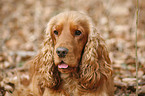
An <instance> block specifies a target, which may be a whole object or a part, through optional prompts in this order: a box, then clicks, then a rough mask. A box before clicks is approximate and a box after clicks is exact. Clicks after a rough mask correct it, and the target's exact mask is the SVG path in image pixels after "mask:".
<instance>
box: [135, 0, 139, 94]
mask: <svg viewBox="0 0 145 96" xmlns="http://www.w3.org/2000/svg"><path fill="white" fill-rule="evenodd" d="M136 2H137V10H136V31H135V35H136V40H135V54H136V96H138V56H137V28H138V15H139V13H138V11H139V0H136Z"/></svg>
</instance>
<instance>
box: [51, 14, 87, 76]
mask: <svg viewBox="0 0 145 96" xmlns="http://www.w3.org/2000/svg"><path fill="white" fill-rule="evenodd" d="M86 19H87V18H86V17H84V16H83V15H81V14H78V13H77V14H75V12H74V13H73V14H59V15H57V16H55V17H54V18H53V26H52V28H51V36H52V40H53V43H54V63H55V65H56V66H57V67H58V70H59V71H60V72H62V73H69V72H73V71H75V70H76V68H77V67H78V65H79V62H80V59H81V55H82V54H83V53H82V52H83V48H84V47H85V44H86V42H87V39H88V34H89V24H88V22H87V21H88V20H86Z"/></svg>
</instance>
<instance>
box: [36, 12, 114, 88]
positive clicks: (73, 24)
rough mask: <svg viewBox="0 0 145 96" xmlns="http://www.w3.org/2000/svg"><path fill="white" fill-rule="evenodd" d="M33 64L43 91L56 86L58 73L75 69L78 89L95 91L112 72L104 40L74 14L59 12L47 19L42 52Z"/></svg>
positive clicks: (82, 16)
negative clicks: (43, 86)
mask: <svg viewBox="0 0 145 96" xmlns="http://www.w3.org/2000/svg"><path fill="white" fill-rule="evenodd" d="M35 62H36V66H37V67H36V68H37V69H36V70H38V72H39V73H40V74H41V79H40V80H39V81H40V82H41V83H42V85H45V86H47V87H55V88H56V87H57V86H59V84H60V82H61V79H60V75H59V73H60V72H61V73H73V72H74V71H76V69H77V68H78V67H79V68H78V69H79V72H77V73H78V75H79V84H80V86H81V88H85V89H95V88H97V86H98V84H100V82H102V83H103V82H104V80H105V79H107V78H108V77H109V76H110V73H111V72H112V69H111V61H110V58H109V55H108V51H107V48H106V44H105V42H104V40H103V39H102V38H101V37H100V35H99V34H98V33H97V32H96V30H95V28H94V27H93V23H92V21H91V19H90V18H89V17H88V16H87V15H85V14H82V13H79V12H75V11H70V12H63V13H60V14H58V15H56V16H54V17H53V18H51V19H50V21H49V23H48V25H47V28H46V40H45V41H44V46H43V49H42V50H41V52H40V54H39V55H38V56H37V58H36V60H35ZM103 78H104V79H103ZM101 79H102V80H101Z"/></svg>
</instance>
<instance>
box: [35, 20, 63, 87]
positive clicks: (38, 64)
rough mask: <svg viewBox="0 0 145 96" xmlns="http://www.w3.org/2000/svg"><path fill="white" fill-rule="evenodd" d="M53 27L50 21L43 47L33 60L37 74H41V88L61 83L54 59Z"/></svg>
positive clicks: (39, 78)
mask: <svg viewBox="0 0 145 96" xmlns="http://www.w3.org/2000/svg"><path fill="white" fill-rule="evenodd" d="M51 28H52V23H51V21H50V22H49V23H48V25H47V28H46V37H45V38H46V39H45V41H44V43H43V46H42V49H41V50H40V52H39V54H38V55H37V56H36V57H35V58H34V60H33V64H34V69H35V74H36V75H37V76H39V77H38V84H39V85H40V86H41V88H44V87H49V88H55V87H57V86H58V85H59V83H60V77H59V73H58V70H57V68H56V67H55V65H54V59H53V51H54V45H53V41H52V37H51Z"/></svg>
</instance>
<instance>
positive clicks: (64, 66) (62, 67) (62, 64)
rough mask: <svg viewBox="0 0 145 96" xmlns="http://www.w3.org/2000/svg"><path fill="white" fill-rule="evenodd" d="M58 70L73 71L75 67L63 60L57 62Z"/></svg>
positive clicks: (63, 71)
mask: <svg viewBox="0 0 145 96" xmlns="http://www.w3.org/2000/svg"><path fill="white" fill-rule="evenodd" d="M58 70H59V71H60V72H62V73H70V72H73V71H75V70H76V67H70V66H69V65H68V64H66V63H65V62H64V61H61V62H60V64H58Z"/></svg>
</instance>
